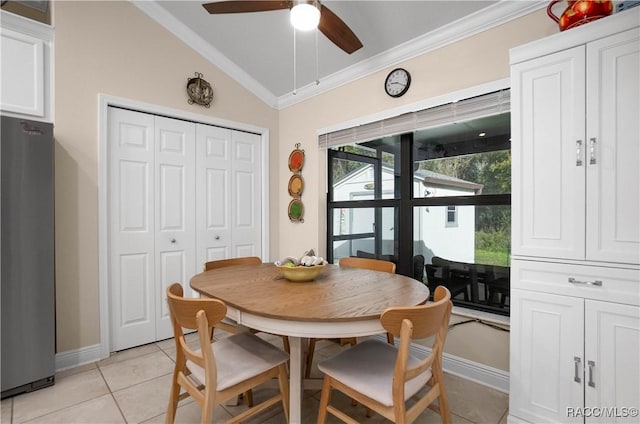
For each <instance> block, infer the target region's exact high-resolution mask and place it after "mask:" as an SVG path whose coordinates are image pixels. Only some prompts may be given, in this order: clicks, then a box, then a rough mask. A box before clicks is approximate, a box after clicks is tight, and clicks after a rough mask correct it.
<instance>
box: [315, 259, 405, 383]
mask: <svg viewBox="0 0 640 424" xmlns="http://www.w3.org/2000/svg"><path fill="white" fill-rule="evenodd" d="M338 264H339V265H340V266H341V267H344V268H360V269H370V270H373V271H382V272H389V273H391V274H395V272H396V264H394V263H393V262H391V261H383V260H380V259H370V258H359V257H344V258H340V260H339V261H338ZM320 340H325V339H309V349H308V352H307V364H306V369H305V373H304V376H305V378H309V377H310V376H311V367H312V364H313V356H314V355H313V354H314V351H315V349H316V343H317V342H318V341H320ZM335 341H337V342H339V343H340V345H342V346H344V345H351V346H354V345H355V344H356V343H357V340H356V338H355V337H347V338H342V339H335ZM387 342H389V343H390V344H393V343H394V340H393V335H391V334H389V333H387Z"/></svg>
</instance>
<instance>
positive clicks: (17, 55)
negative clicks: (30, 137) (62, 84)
mask: <svg viewBox="0 0 640 424" xmlns="http://www.w3.org/2000/svg"><path fill="white" fill-rule="evenodd" d="M3 23H4V22H3ZM44 50H45V44H44V41H43V40H40V39H38V38H35V37H31V36H29V35H26V34H21V33H19V32H15V31H11V30H9V29H6V28H0V52H1V53H2V60H1V61H0V66H1V70H0V86H2V90H0V110H3V111H7V112H15V113H19V114H24V115H31V116H34V117H40V118H42V117H44V116H45V110H44V109H45V108H44V90H45V86H44V82H45V78H44V77H45V75H44V72H45V63H44V60H45V56H44Z"/></svg>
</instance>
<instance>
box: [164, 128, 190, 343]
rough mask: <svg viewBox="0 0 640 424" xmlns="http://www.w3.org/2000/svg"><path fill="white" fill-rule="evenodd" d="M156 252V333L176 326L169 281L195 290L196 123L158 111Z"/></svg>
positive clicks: (186, 290) (168, 332)
mask: <svg viewBox="0 0 640 424" xmlns="http://www.w3.org/2000/svg"><path fill="white" fill-rule="evenodd" d="M155 142H156V143H155V149H156V155H155V172H156V186H155V217H156V228H155V230H156V236H155V258H156V263H155V266H156V273H157V276H158V278H157V279H156V280H157V282H156V290H157V291H156V293H157V295H156V333H157V334H156V337H157V339H158V340H160V339H164V338H168V337H171V336H172V335H173V330H172V327H171V319H170V315H169V308H168V306H167V302H166V289H167V286H168V285H170V284H172V283H174V282H179V283H181V284H182V286H183V288H184V293H185V296H192V293H191V288H190V287H189V279H190V278H191V277H192V276H193V275H194V274H195V273H196V266H195V264H196V260H195V258H196V257H195V212H194V205H195V176H194V167H195V125H194V124H193V123H191V122H187V121H181V120H177V119H170V118H164V117H155Z"/></svg>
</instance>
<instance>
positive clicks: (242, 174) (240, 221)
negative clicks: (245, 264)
mask: <svg viewBox="0 0 640 424" xmlns="http://www.w3.org/2000/svg"><path fill="white" fill-rule="evenodd" d="M231 166H232V169H231V171H232V176H231V196H232V197H231V225H232V227H231V232H232V234H233V239H232V245H231V251H232V256H233V257H240V256H260V257H261V256H262V218H261V217H262V178H261V175H262V152H261V139H260V136H259V135H257V134H250V133H245V132H242V131H233V132H232V149H231Z"/></svg>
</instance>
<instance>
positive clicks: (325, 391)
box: [317, 375, 331, 424]
mask: <svg viewBox="0 0 640 424" xmlns="http://www.w3.org/2000/svg"><path fill="white" fill-rule="evenodd" d="M330 399H331V380H330V377H328V376H326V375H325V376H324V380H323V381H322V394H321V395H320V406H319V407H318V421H317V424H325V423H326V422H327V407H328V406H329V400H330Z"/></svg>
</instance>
